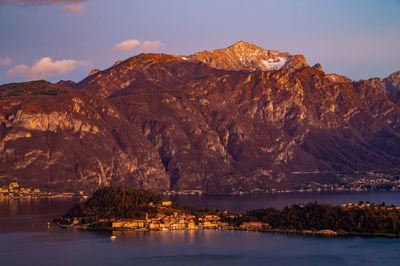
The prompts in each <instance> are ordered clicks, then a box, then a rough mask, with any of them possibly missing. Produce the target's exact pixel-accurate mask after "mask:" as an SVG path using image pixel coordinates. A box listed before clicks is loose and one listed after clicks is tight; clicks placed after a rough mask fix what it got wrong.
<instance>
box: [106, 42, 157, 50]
mask: <svg viewBox="0 0 400 266" xmlns="http://www.w3.org/2000/svg"><path fill="white" fill-rule="evenodd" d="M164 46H165V44H163V43H162V42H160V41H158V40H157V41H144V42H143V43H140V41H138V40H126V41H123V42H120V43H117V44H116V45H115V46H114V47H113V48H112V51H113V52H119V51H131V50H134V49H138V50H141V51H150V50H153V49H156V48H160V47H164Z"/></svg>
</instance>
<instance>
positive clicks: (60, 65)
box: [7, 57, 90, 80]
mask: <svg viewBox="0 0 400 266" xmlns="http://www.w3.org/2000/svg"><path fill="white" fill-rule="evenodd" d="M88 66H90V63H89V62H88V61H79V60H70V59H64V60H55V61H53V59H51V57H43V58H41V59H39V60H38V61H36V63H35V64H34V65H33V66H32V67H29V66H27V65H24V64H22V65H18V66H15V67H13V68H11V69H10V70H8V72H7V74H8V75H9V76H17V77H22V78H24V79H26V80H33V79H41V78H46V77H51V76H57V75H62V74H65V73H68V72H71V71H73V70H74V69H76V68H78V67H88Z"/></svg>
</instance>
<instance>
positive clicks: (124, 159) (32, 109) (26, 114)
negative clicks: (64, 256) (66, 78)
mask: <svg viewBox="0 0 400 266" xmlns="http://www.w3.org/2000/svg"><path fill="white" fill-rule="evenodd" d="M0 91H1V98H0V122H1V142H0V169H1V172H2V176H4V177H17V178H18V180H19V181H20V182H21V183H23V184H26V185H32V186H50V187H52V188H54V189H57V190H71V189H72V190H88V191H91V190H93V189H96V188H98V187H99V186H104V185H111V184H121V183H125V184H132V185H135V186H138V187H143V188H148V189H149V188H152V189H155V190H162V191H163V190H167V189H169V179H168V178H167V176H166V175H165V172H164V167H163V165H162V164H161V163H160V162H159V160H158V153H157V151H156V150H155V149H154V148H153V147H152V145H151V143H150V142H149V141H147V139H145V138H144V137H142V138H141V136H142V135H141V133H140V132H139V131H137V129H135V128H133V127H132V126H131V125H130V124H129V123H128V122H127V121H126V120H125V119H124V118H122V117H121V116H120V114H119V111H118V110H116V108H115V107H114V106H113V105H111V104H110V103H108V102H107V101H106V100H104V99H101V98H99V97H96V96H93V95H90V94H88V93H84V92H78V91H76V90H74V89H71V88H67V87H65V86H62V85H54V84H50V83H48V82H45V81H38V82H29V83H20V84H10V85H4V86H1V87H0ZM138 151H140V152H138ZM142 156H144V157H142Z"/></svg>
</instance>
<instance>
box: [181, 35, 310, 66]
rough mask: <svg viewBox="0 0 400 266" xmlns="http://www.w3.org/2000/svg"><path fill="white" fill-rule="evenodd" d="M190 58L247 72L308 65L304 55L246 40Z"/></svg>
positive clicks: (190, 57) (196, 54) (190, 58)
mask: <svg viewBox="0 0 400 266" xmlns="http://www.w3.org/2000/svg"><path fill="white" fill-rule="evenodd" d="M188 58H189V60H191V61H200V62H203V63H206V64H208V65H209V66H211V67H213V68H217V69H225V70H233V71H246V72H254V71H269V70H279V69H286V70H289V71H295V70H299V69H302V68H304V67H307V66H308V64H307V62H306V60H305V58H304V56H302V55H290V54H289V53H281V52H279V51H275V50H266V49H263V48H261V47H259V46H257V45H254V44H252V43H248V42H244V41H240V42H237V43H235V44H234V45H231V46H229V47H228V48H225V49H217V50H213V51H203V52H199V53H195V54H193V55H191V56H189V57H188Z"/></svg>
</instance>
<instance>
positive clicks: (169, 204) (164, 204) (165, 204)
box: [161, 201, 172, 206]
mask: <svg viewBox="0 0 400 266" xmlns="http://www.w3.org/2000/svg"><path fill="white" fill-rule="evenodd" d="M161 204H162V206H171V205H172V201H163V202H162V203H161Z"/></svg>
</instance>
